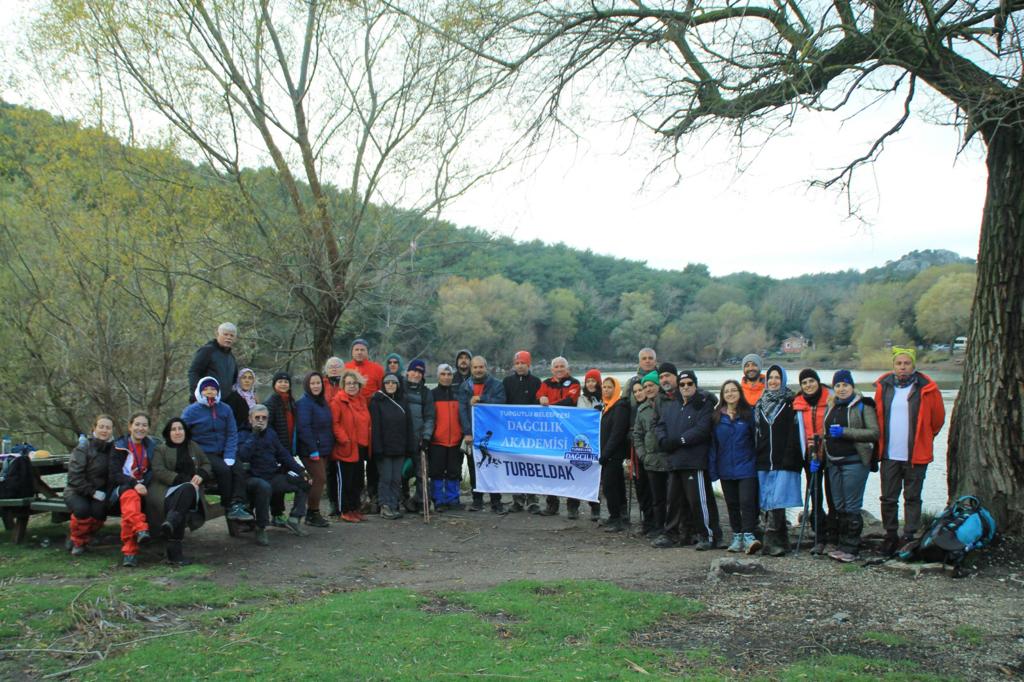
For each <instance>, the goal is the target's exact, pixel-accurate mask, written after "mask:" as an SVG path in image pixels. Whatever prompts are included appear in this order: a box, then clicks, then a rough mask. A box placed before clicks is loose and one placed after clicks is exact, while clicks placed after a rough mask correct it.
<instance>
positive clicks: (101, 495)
mask: <svg viewBox="0 0 1024 682" xmlns="http://www.w3.org/2000/svg"><path fill="white" fill-rule="evenodd" d="M92 499H94V500H97V501H99V502H102V501H104V500H105V499H107V494H106V493H105V492H103V491H102V490H97V491H96V492H94V493H93V494H92Z"/></svg>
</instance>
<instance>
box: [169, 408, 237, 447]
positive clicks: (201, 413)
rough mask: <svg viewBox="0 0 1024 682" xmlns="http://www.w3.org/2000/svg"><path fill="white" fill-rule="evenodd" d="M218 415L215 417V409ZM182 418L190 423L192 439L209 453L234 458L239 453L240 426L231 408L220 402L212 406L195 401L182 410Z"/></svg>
mask: <svg viewBox="0 0 1024 682" xmlns="http://www.w3.org/2000/svg"><path fill="white" fill-rule="evenodd" d="M214 409H216V411H217V416H216V418H214V416H213V410H214ZM181 419H182V421H184V422H185V423H186V424H188V428H189V431H190V432H191V433H192V440H193V441H195V443H196V445H198V446H199V447H201V448H202V449H203V452H205V453H206V454H208V455H223V457H224V459H226V460H234V459H235V456H236V455H237V454H238V426H237V425H236V424H235V415H234V413H232V412H231V408H230V407H228V406H227V405H225V404H224V403H221V402H218V403H217V404H216V405H214V406H213V408H211V407H210V406H209V405H207V404H206V403H204V402H195V403H192V404H191V405H189V406H188V407H186V408H185V409H184V410H182V412H181Z"/></svg>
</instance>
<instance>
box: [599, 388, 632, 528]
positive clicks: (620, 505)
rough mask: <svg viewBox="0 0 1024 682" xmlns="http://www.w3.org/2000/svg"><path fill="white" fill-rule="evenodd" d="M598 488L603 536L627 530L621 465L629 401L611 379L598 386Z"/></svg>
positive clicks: (626, 449)
mask: <svg viewBox="0 0 1024 682" xmlns="http://www.w3.org/2000/svg"><path fill="white" fill-rule="evenodd" d="M601 399H602V401H603V402H604V410H603V411H602V412H601V459H600V463H601V487H602V488H604V498H605V502H607V503H608V521H607V522H606V523H605V525H604V530H605V532H606V533H616V532H620V531H623V530H626V528H628V527H629V519H628V518H627V517H626V478H625V476H624V474H623V472H622V465H623V463H624V462H625V461H626V458H627V457H628V456H629V440H628V438H627V436H628V434H629V401H628V400H627V399H625V398H623V397H622V386H621V385H620V384H619V380H618V379H616V378H614V377H607V378H605V379H604V381H602V382H601Z"/></svg>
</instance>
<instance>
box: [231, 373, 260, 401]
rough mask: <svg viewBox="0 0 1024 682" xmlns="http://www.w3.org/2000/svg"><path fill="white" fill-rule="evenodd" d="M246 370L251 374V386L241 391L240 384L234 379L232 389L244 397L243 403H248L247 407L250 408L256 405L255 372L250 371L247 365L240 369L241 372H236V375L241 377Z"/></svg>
mask: <svg viewBox="0 0 1024 682" xmlns="http://www.w3.org/2000/svg"><path fill="white" fill-rule="evenodd" d="M246 372H248V373H249V374H251V375H252V388H251V389H249V390H248V391H243V390H242V386H241V384H239V383H238V382H237V381H236V382H235V385H234V389H235V393H237V394H238V395H240V396H242V397H243V398H244V399H245V404H246V405H248V406H249V409H250V410H251V409H252V408H253V407H255V405H256V372H254V371H252V370H251V369H249V368H248V367H245V368H244V369H242V371H241V372H239V373H238V376H239V377H241V376H242V375H243V374H245V373H246Z"/></svg>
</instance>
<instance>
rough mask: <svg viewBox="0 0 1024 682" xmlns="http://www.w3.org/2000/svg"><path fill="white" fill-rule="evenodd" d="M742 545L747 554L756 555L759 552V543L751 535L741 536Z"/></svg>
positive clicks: (754, 536) (755, 537)
mask: <svg viewBox="0 0 1024 682" xmlns="http://www.w3.org/2000/svg"><path fill="white" fill-rule="evenodd" d="M743 544H744V545H745V546H746V548H747V554H757V553H758V552H759V551H761V541H760V540H758V539H757V536H756V535H754V534H753V533H744V534H743Z"/></svg>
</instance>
